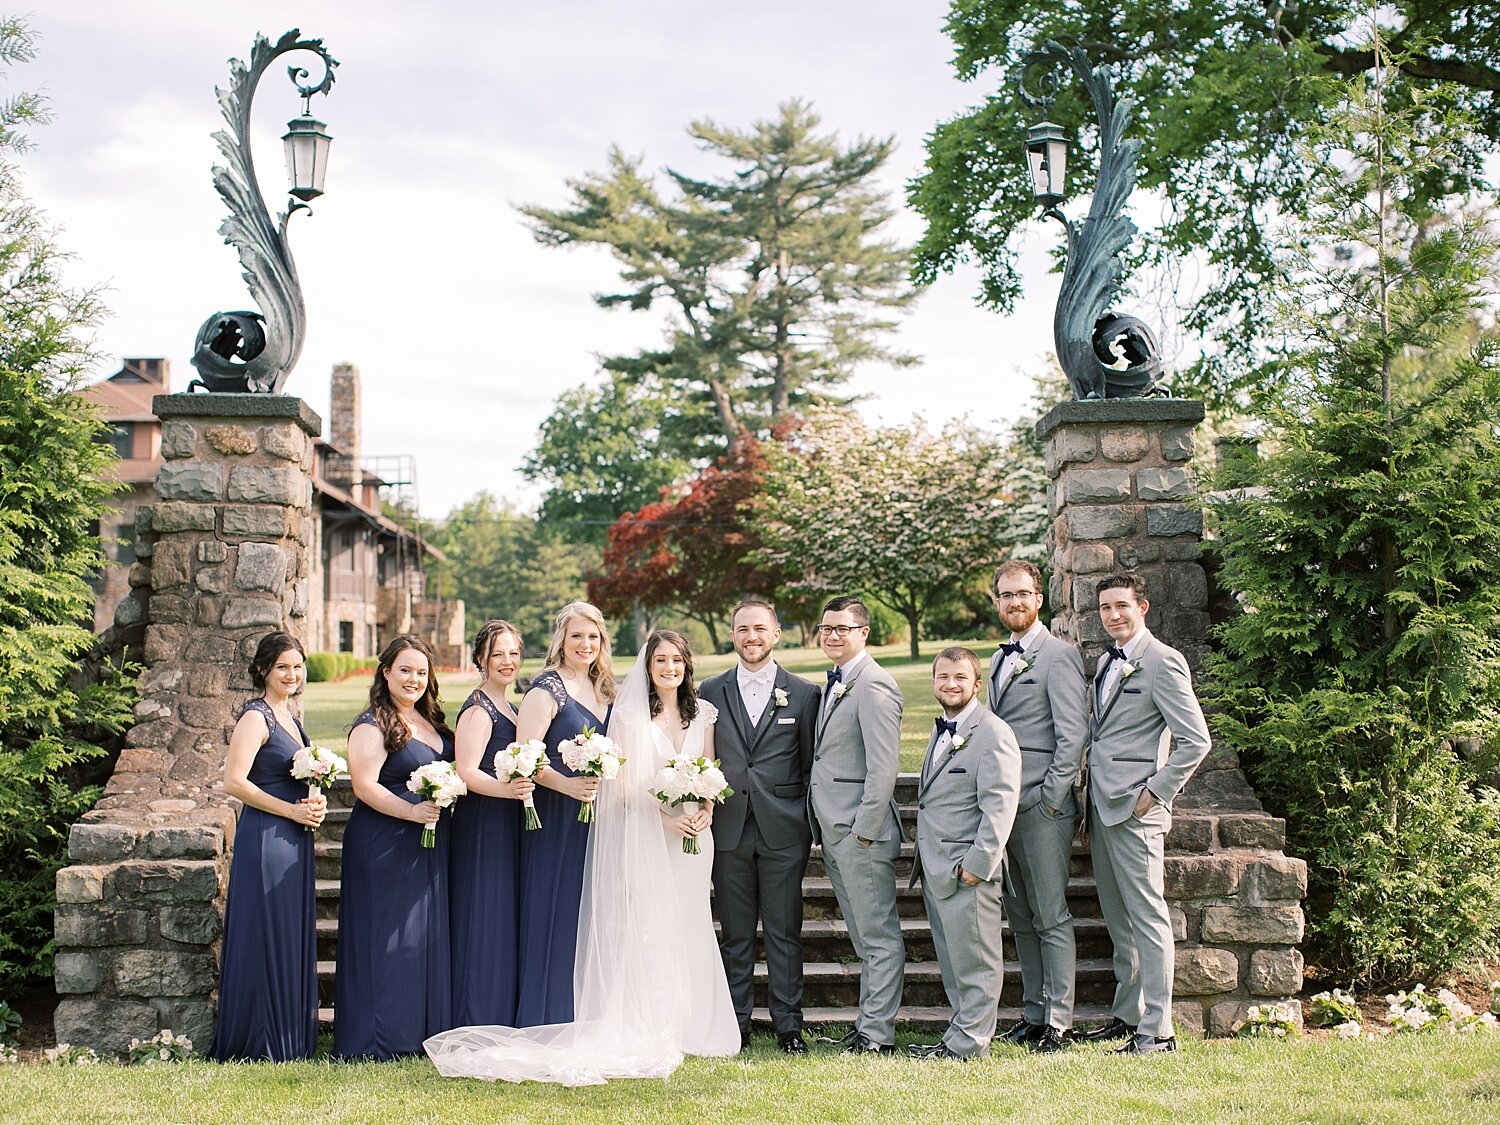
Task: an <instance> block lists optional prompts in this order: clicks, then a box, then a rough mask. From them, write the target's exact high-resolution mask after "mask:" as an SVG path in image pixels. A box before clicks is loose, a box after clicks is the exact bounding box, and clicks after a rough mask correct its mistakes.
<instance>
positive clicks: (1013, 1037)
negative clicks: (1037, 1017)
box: [995, 1019, 1046, 1044]
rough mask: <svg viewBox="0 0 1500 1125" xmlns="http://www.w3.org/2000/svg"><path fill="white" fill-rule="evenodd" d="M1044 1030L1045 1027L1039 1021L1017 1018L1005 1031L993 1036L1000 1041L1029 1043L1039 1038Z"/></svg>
mask: <svg viewBox="0 0 1500 1125" xmlns="http://www.w3.org/2000/svg"><path fill="white" fill-rule="evenodd" d="M1044 1030H1046V1029H1045V1028H1043V1027H1042V1025H1041V1024H1039V1023H1032V1022H1031V1021H1030V1020H1028V1019H1019V1020H1017V1021H1016V1022H1015V1023H1013V1024H1011V1025H1010V1027H1009V1028H1007V1029H1006V1030H1005V1031H1002V1032H1001V1033H1000V1034H999V1035H997V1036H995V1038H996V1039H998V1040H1000V1042H1002V1043H1016V1044H1020V1043H1030V1042H1032V1041H1034V1040H1036V1039H1040V1038H1041V1035H1042V1032H1043V1031H1044Z"/></svg>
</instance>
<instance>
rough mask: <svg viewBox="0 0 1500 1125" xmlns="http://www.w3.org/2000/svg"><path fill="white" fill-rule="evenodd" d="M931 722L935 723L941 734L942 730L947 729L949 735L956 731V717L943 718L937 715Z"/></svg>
mask: <svg viewBox="0 0 1500 1125" xmlns="http://www.w3.org/2000/svg"><path fill="white" fill-rule="evenodd" d="M933 722H935V723H936V724H937V732H938V734H942V733H943V732H944V731H947V732H948V733H949V734H950V735H952V734H957V733H958V720H957V719H945V718H943V717H942V716H941V715H939V716H938V717H937V718H936V719H934V720H933Z"/></svg>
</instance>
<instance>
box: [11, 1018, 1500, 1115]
mask: <svg viewBox="0 0 1500 1125" xmlns="http://www.w3.org/2000/svg"><path fill="white" fill-rule="evenodd" d="M903 1041H904V1037H903ZM815 1052H816V1049H815ZM0 1107H3V1108H0V1119H3V1120H5V1121H6V1122H9V1123H12V1125H32V1123H35V1125H52V1123H54V1122H69V1123H71V1125H88V1123H94V1122H98V1123H105V1122H108V1123H110V1125H115V1123H129V1122H194V1123H201V1125H211V1123H214V1122H224V1123H226V1125H248V1123H251V1122H257V1123H258V1122H295V1123H297V1125H311V1123H314V1122H360V1123H365V1122H391V1123H404V1122H412V1123H416V1122H423V1123H428V1122H431V1123H437V1122H469V1121H474V1122H501V1121H525V1122H530V1123H536V1125H540V1123H542V1122H567V1123H569V1125H582V1123H587V1122H609V1123H615V1122H620V1123H627V1122H652V1123H657V1122H660V1123H669V1122H682V1123H691V1125H702V1123H704V1122H712V1123H713V1125H726V1123H729V1122H767V1121H796V1122H801V1123H805V1125H817V1123H823V1122H849V1123H851V1125H870V1123H878V1122H902V1123H905V1122H990V1121H1009V1122H1037V1123H1045V1125H1067V1123H1071V1122H1079V1123H1087V1125H1115V1123H1117V1122H1174V1123H1175V1122H1181V1123H1184V1125H1199V1123H1210V1122H1224V1123H1228V1125H1270V1123H1273V1122H1294V1121H1295V1122H1319V1123H1321V1122H1327V1123H1329V1125H1334V1123H1338V1125H1346V1123H1351V1122H1381V1123H1390V1125H1399V1123H1404V1122H1411V1123H1417V1122H1421V1123H1424V1125H1425V1123H1434V1122H1456V1123H1457V1122H1462V1123H1464V1125H1472V1123H1476V1122H1480V1121H1493V1120H1494V1119H1495V1117H1496V1111H1497V1110H1500V1035H1483V1036H1480V1035H1473V1036H1465V1037H1462V1038H1451V1037H1447V1036H1439V1035H1434V1036H1420V1035H1419V1036H1412V1037H1409V1038H1406V1037H1403V1038H1399V1039H1389V1040H1385V1041H1380V1042H1372V1041H1359V1042H1348V1041H1335V1040H1332V1039H1323V1040H1319V1041H1296V1042H1290V1043H1280V1042H1217V1043H1188V1044H1186V1045H1185V1046H1184V1049H1183V1050H1182V1051H1181V1052H1180V1053H1179V1054H1177V1055H1175V1056H1157V1057H1155V1058H1150V1059H1122V1058H1114V1057H1112V1056H1111V1055H1110V1054H1108V1053H1107V1052H1106V1051H1104V1050H1103V1049H1101V1048H1092V1047H1089V1048H1078V1049H1076V1050H1074V1051H1071V1052H1069V1053H1067V1054H1065V1055H1059V1056H1054V1057H1050V1058H1045V1059H1039V1058H1033V1057H1030V1056H1028V1055H1026V1054H1025V1053H1024V1052H1022V1051H1021V1050H1020V1049H1018V1048H1004V1049H1001V1050H998V1051H997V1052H996V1054H995V1056H993V1057H992V1058H990V1059H989V1060H986V1061H983V1062H975V1063H969V1064H966V1065H965V1064H957V1063H931V1062H915V1061H911V1060H908V1059H892V1058H880V1059H842V1058H838V1057H836V1056H829V1055H824V1054H822V1053H821V1052H816V1053H814V1055H813V1056H812V1057H810V1058H808V1059H802V1060H792V1059H787V1058H786V1057H785V1056H783V1055H781V1054H780V1053H779V1052H778V1051H777V1050H776V1047H775V1044H774V1043H772V1042H771V1041H770V1040H769V1039H768V1038H765V1037H758V1038H757V1040H756V1043H755V1046H754V1047H753V1049H752V1051H751V1052H750V1054H749V1055H746V1056H741V1057H739V1058H734V1059H690V1060H688V1061H687V1062H686V1063H685V1064H684V1065H683V1066H682V1068H681V1069H680V1070H679V1071H678V1072H677V1073H676V1074H675V1075H674V1076H673V1077H672V1078H671V1079H670V1080H668V1081H665V1082H661V1081H631V1082H613V1083H610V1084H609V1085H608V1086H604V1087H592V1088H588V1089H582V1090H566V1089H561V1088H558V1087H554V1086H538V1085H531V1084H528V1085H524V1086H507V1085H499V1086H490V1085H487V1084H485V1083H479V1082H471V1081H459V1080H446V1079H442V1078H439V1077H438V1075H437V1073H436V1071H434V1070H433V1069H432V1067H431V1066H430V1065H428V1063H427V1062H426V1060H422V1059H414V1060H408V1061H404V1062H400V1063H384V1064H363V1065H346V1064H336V1063H327V1062H316V1063H298V1064H288V1065H281V1066H272V1065H265V1064H261V1065H242V1066H216V1065H213V1064H210V1063H201V1062H195V1063H189V1064H186V1065H183V1066H175V1067H160V1068H151V1067H134V1068H120V1067H99V1068H82V1069H79V1068H69V1069H62V1068H53V1067H38V1066H19V1067H0Z"/></svg>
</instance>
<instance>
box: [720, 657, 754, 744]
mask: <svg viewBox="0 0 1500 1125" xmlns="http://www.w3.org/2000/svg"><path fill="white" fill-rule="evenodd" d="M724 703H725V705H726V706H727V707H728V708H729V717H730V719H731V720H733V722H734V729H735V730H736V731H738V732H739V736H740V745H741V746H743V747H744V748H745V760H746V761H749V760H750V735H749V729H750V716H749V715H747V714H745V701H744V700H743V699H741V698H740V680H739V671H738V669H737V668H731V669H729V671H727V672H725V673H724Z"/></svg>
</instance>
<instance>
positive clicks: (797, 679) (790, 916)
mask: <svg viewBox="0 0 1500 1125" xmlns="http://www.w3.org/2000/svg"><path fill="white" fill-rule="evenodd" d="M729 625H730V631H731V632H730V635H731V637H732V638H733V640H734V651H735V652H736V653H737V654H738V655H739V658H740V659H739V663H738V664H736V665H735V666H734V667H733V668H731V669H729V670H728V671H727V672H724V673H722V674H720V675H718V676H714V677H713V678H712V679H709V680H706V681H704V683H703V686H702V687H701V688H700V689H699V691H698V694H699V695H700V696H701V697H702V698H704V699H707V700H708V701H709V702H711V703H712V704H713V705H714V706H715V707H717V708H718V709H719V724H718V727H717V729H716V730H715V733H714V753H716V754H717V755H718V756H719V761H720V766H721V768H722V769H723V770H724V776H725V777H726V778H727V779H728V780H729V784H730V785H731V786H732V787H733V789H734V796H732V797H730V798H729V800H728V801H726V802H725V803H724V804H723V805H721V806H720V807H719V808H718V810H717V811H716V812H715V813H714V825H713V831H714V872H713V878H714V910H715V912H716V913H717V914H718V916H719V953H720V954H721V956H722V957H723V958H724V973H725V975H726V976H727V977H728V978H729V995H730V997H731V999H732V1000H733V1002H734V1012H735V1015H736V1016H738V1017H739V1021H740V1038H741V1040H742V1042H743V1041H747V1040H748V1039H749V1035H750V1013H751V1011H752V1009H753V1008H754V1007H755V988H754V974H755V927H756V921H757V919H759V921H760V924H761V931H762V934H763V936H764V938H765V946H766V973H767V978H768V988H767V993H768V1000H769V1008H770V1012H771V1026H772V1027H773V1028H774V1029H775V1031H776V1040H777V1042H778V1043H779V1044H780V1046H781V1049H782V1050H783V1051H785V1052H786V1053H787V1054H789V1055H805V1054H806V1053H807V1043H806V1041H805V1040H804V1039H803V1038H802V876H803V875H804V874H805V873H806V871H807V856H808V852H809V851H810V850H811V848H812V833H811V832H810V831H809V829H808V824H807V781H808V775H809V773H810V772H811V771H812V761H813V736H814V733H815V730H816V727H817V723H818V689H817V688H816V687H814V686H813V685H812V684H810V683H808V682H807V681H806V680H804V679H803V678H802V677H801V676H793V675H791V674H790V673H788V672H787V670H786V669H785V668H782V667H780V666H778V665H777V663H776V660H775V658H774V656H773V653H775V651H776V644H777V642H778V641H780V640H781V626H780V625H779V624H778V622H777V619H776V610H775V608H774V607H773V606H772V605H771V603H770V602H765V601H759V600H754V599H752V600H748V601H743V602H740V604H739V605H737V606H735V607H734V612H733V613H731V614H730V616H729Z"/></svg>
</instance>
